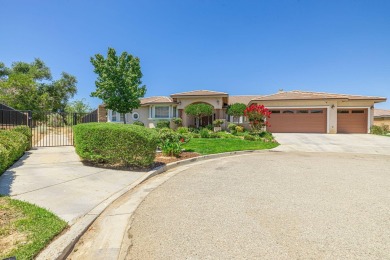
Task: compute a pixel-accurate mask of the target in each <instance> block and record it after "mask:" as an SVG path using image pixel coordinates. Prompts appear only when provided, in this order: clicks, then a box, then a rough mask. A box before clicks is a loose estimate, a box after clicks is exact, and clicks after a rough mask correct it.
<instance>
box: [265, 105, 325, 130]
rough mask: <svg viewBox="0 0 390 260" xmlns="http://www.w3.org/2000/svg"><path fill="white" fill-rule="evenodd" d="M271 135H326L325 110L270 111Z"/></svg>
mask: <svg viewBox="0 0 390 260" xmlns="http://www.w3.org/2000/svg"><path fill="white" fill-rule="evenodd" d="M271 112H272V114H271V118H269V119H268V120H269V123H270V124H271V127H268V128H267V129H268V130H269V131H270V132H272V133H326V109H322V108H321V109H315V108H309V109H280V110H279V109H278V110H275V109H271Z"/></svg>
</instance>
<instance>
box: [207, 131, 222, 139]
mask: <svg viewBox="0 0 390 260" xmlns="http://www.w3.org/2000/svg"><path fill="white" fill-rule="evenodd" d="M209 138H220V136H219V135H218V133H214V132H211V133H210V137H209Z"/></svg>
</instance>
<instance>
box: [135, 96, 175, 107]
mask: <svg viewBox="0 0 390 260" xmlns="http://www.w3.org/2000/svg"><path fill="white" fill-rule="evenodd" d="M140 101H141V106H142V105H149V104H161V103H174V102H173V100H172V98H170V97H164V96H159V97H147V98H141V99H140Z"/></svg>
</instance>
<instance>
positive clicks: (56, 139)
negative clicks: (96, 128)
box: [0, 109, 98, 147]
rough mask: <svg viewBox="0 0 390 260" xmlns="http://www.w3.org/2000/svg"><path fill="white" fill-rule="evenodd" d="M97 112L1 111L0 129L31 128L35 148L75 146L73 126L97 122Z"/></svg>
mask: <svg viewBox="0 0 390 260" xmlns="http://www.w3.org/2000/svg"><path fill="white" fill-rule="evenodd" d="M97 119H98V115H97V110H95V111H92V112H91V113H65V112H42V111H39V112H31V111H17V110H5V109H0V129H12V128H14V127H16V126H19V125H26V126H29V127H30V129H31V133H32V146H33V147H47V146H68V145H69V146H71V145H73V129H72V128H73V126H74V125H77V124H81V123H90V122H97V121H98V120H97Z"/></svg>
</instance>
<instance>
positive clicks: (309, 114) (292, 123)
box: [99, 90, 386, 133]
mask: <svg viewBox="0 0 390 260" xmlns="http://www.w3.org/2000/svg"><path fill="white" fill-rule="evenodd" d="M384 101H386V98H384V97H372V96H358V95H345V94H331V93H323V92H307V91H279V92H278V93H275V94H272V95H266V96H261V95H252V96H249V95H248V96H229V94H228V93H225V92H217V91H210V90H195V91H189V92H182V93H176V94H172V95H170V96H169V97H166V96H159V97H148V98H142V99H141V107H140V108H138V109H135V110H134V111H133V113H132V114H126V115H123V114H122V115H121V114H119V113H117V112H115V111H111V110H108V111H107V112H103V111H105V110H104V107H103V106H100V107H99V109H100V111H102V112H99V119H103V118H104V115H103V114H100V113H106V121H107V122H118V123H120V122H123V117H125V118H126V122H128V123H133V122H134V121H142V122H143V123H144V124H145V126H147V127H155V126H156V122H157V121H158V120H171V119H172V118H174V117H180V118H182V119H183V125H184V126H194V125H195V121H194V118H192V117H190V116H188V115H186V114H185V112H184V109H185V108H186V107H187V106H188V105H190V104H195V103H206V104H210V105H211V106H213V108H214V113H213V115H212V116H210V117H205V118H202V120H201V124H202V125H203V126H204V125H207V124H211V123H212V121H213V120H215V119H226V122H232V121H234V122H235V121H237V122H238V123H242V124H243V125H244V126H248V122H247V121H246V120H245V118H238V119H237V118H236V119H235V118H232V117H229V116H228V115H227V113H226V111H227V108H228V106H229V105H231V104H234V103H244V104H246V105H251V104H259V105H260V104H262V105H264V106H265V107H267V108H268V109H270V110H271V111H272V114H271V118H270V119H268V120H269V123H270V124H271V126H270V127H268V129H267V130H269V131H271V132H274V133H369V132H370V128H371V126H372V125H373V122H374V105H375V103H379V102H384ZM101 121H104V120H101ZM225 126H226V124H225Z"/></svg>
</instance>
